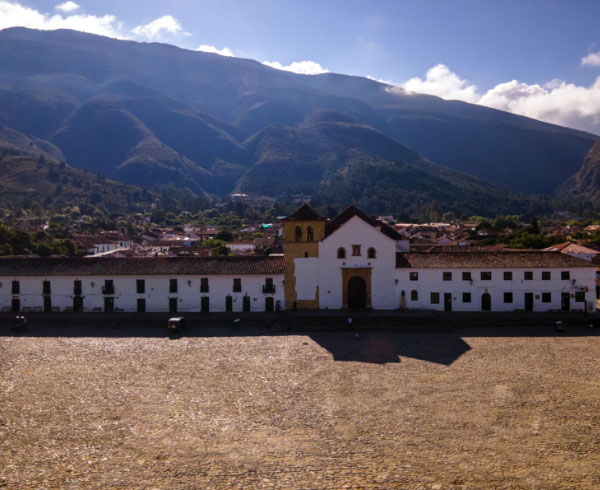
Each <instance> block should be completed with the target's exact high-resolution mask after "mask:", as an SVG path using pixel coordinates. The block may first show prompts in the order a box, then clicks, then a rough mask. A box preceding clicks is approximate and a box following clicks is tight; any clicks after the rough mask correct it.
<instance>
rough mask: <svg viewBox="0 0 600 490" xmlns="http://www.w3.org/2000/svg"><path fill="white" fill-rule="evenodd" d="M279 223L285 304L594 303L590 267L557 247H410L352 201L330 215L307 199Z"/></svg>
mask: <svg viewBox="0 0 600 490" xmlns="http://www.w3.org/2000/svg"><path fill="white" fill-rule="evenodd" d="M284 223H285V244H284V256H285V267H284V270H285V281H284V282H285V307H286V308H288V309H289V308H324V309H340V308H356V307H358V308H361V307H365V308H373V309H381V310H386V309H398V308H403V309H426V310H456V311H518V310H532V311H552V310H563V311H584V310H585V311H588V312H592V311H595V310H596V294H595V267H594V266H593V265H592V264H590V263H588V262H585V261H583V260H580V259H577V258H574V257H570V256H568V255H565V254H561V253H558V252H540V251H524V252H515V251H506V252H504V251H496V252H489V251H471V252H470V251H469V247H451V249H452V251H451V252H441V251H436V252H421V253H419V252H415V253H410V252H408V242H407V241H406V240H404V239H403V237H402V236H401V235H399V234H398V233H397V232H396V231H395V230H394V229H393V228H391V227H390V226H388V225H387V224H385V223H383V222H381V221H378V220H375V219H372V218H370V217H368V216H366V215H365V214H364V213H362V212H361V211H360V210H358V209H357V208H355V207H354V206H350V207H349V208H348V209H346V210H345V211H344V212H343V213H342V214H340V215H339V216H338V217H337V218H335V219H333V220H331V221H327V220H325V219H324V218H322V217H321V216H318V215H317V214H316V213H315V212H314V211H313V210H312V209H311V208H310V207H308V206H307V205H304V206H302V207H301V208H300V209H299V210H298V211H296V213H294V214H293V215H291V216H289V217H288V218H286V219H285V220H284ZM437 249H438V250H440V249H441V247H437Z"/></svg>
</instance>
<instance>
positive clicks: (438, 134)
mask: <svg viewBox="0 0 600 490" xmlns="http://www.w3.org/2000/svg"><path fill="white" fill-rule="evenodd" d="M340 124H341V125H340ZM343 124H346V125H348V126H349V127H351V128H352V130H349V128H348V127H344V126H343ZM0 125H3V126H5V127H7V128H11V129H13V130H16V131H18V132H21V133H24V134H26V135H27V137H29V138H30V139H32V140H49V141H51V142H52V143H53V144H54V145H55V146H56V147H57V148H58V149H59V150H60V152H62V154H63V155H64V157H65V159H66V161H67V163H68V164H69V165H71V166H73V167H77V168H82V169H88V170H91V171H93V172H97V173H102V174H105V175H107V176H109V177H111V178H114V179H120V180H123V181H126V182H128V183H136V184H143V185H147V186H152V187H158V188H160V187H164V186H165V185H168V184H174V185H176V186H178V187H185V188H187V189H190V190H192V191H193V192H195V193H198V194H204V193H208V194H217V195H222V194H226V193H229V192H231V191H233V190H234V189H235V188H238V189H247V190H248V191H252V192H261V193H266V194H275V193H284V192H289V193H293V192H297V191H298V192H303V193H306V194H310V195H317V194H318V193H320V192H322V189H323V187H322V186H323V182H326V181H328V178H329V177H328V176H329V175H330V174H331V173H332V172H334V173H335V172H336V171H337V170H336V169H343V168H345V169H349V168H354V165H359V162H365V163H364V165H366V166H367V167H369V165H370V164H367V163H366V162H382V161H385V162H411V163H414V162H415V161H417V160H419V158H421V160H422V161H425V159H426V160H429V161H433V162H435V163H436V164H438V165H443V166H444V167H447V168H449V169H453V170H455V171H458V172H456V173H455V174H452V175H453V178H454V177H455V180H454V182H455V183H456V187H452V186H450V187H448V189H453V192H458V193H462V195H469V194H468V192H465V190H468V189H469V188H471V187H473V186H475V187H477V185H476V183H481V185H487V184H484V181H489V182H490V183H493V184H494V185H496V186H503V187H505V188H508V189H512V190H513V191H515V193H518V192H526V193H533V192H535V193H541V194H545V195H546V196H551V195H553V194H554V193H555V192H556V190H557V187H558V186H559V185H561V184H562V183H563V182H564V181H566V180H568V179H569V178H571V177H572V176H573V175H574V174H575V173H576V172H577V171H578V170H579V167H580V162H581V161H582V160H583V157H584V156H585V154H586V153H587V151H588V150H589V148H590V147H591V146H592V145H593V143H594V142H595V140H596V139H597V137H596V136H594V135H590V134H587V133H584V132H581V131H576V130H572V129H569V128H562V127H559V126H555V125H551V124H546V123H542V122H540V121H536V120H533V119H528V118H525V117H521V116H516V115H514V114H509V113H505V112H502V111H497V110H493V109H489V108H485V107H481V106H474V105H471V104H466V103H463V102H457V101H446V100H442V99H439V98H437V97H432V96H425V95H417V94H407V93H405V92H403V91H401V90H396V89H392V88H391V87H389V86H387V85H385V84H381V83H378V82H375V81H373V80H368V79H365V78H361V77H352V76H346V75H338V74H323V75H316V76H304V75H297V74H293V73H289V72H284V71H280V70H274V69H272V68H269V67H267V66H265V65H262V64H260V63H258V62H256V61H252V60H245V59H238V58H227V57H222V56H218V55H215V54H212V53H202V52H195V51H189V50H183V49H179V48H176V47H174V46H169V45H164V44H156V43H137V42H131V41H120V40H115V39H109V38H105V37H101V36H95V35H91V34H84V33H81V32H75V31H67V30H58V31H35V30H30V29H24V28H11V29H5V30H3V31H0ZM273 128H279V129H277V130H274V129H273ZM361 128H362V129H361ZM364 128H367V129H364ZM282 138H283V139H285V140H286V141H275V140H276V139H282ZM363 139H364V140H363ZM407 147H408V148H411V149H412V150H411V151H413V153H414V154H415V155H417V157H414V156H410V157H408V156H406V154H405V152H406V148H407ZM317 149H318V151H317ZM444 167H439V166H438V167H435V169H437V170H436V172H437V173H436V172H433V171H430V172H425V174H423V175H422V178H419V179H416V180H414V181H413V185H414V186H417V187H414V188H411V189H407V188H405V187H402V185H401V182H402V179H400V178H396V177H393V176H391V175H390V176H389V179H390V180H391V181H392V182H394V186H395V187H393V188H392V187H389V185H388V183H387V182H380V183H377V182H375V181H368V182H363V183H356V185H362V186H363V187H365V188H369V193H370V194H373V196H374V197H375V198H381V199H383V202H389V201H388V200H387V199H388V198H387V194H386V193H389V192H394V190H393V189H396V190H397V191H398V193H399V192H404V193H406V192H408V191H409V190H410V194H411V195H412V196H414V199H415V200H416V201H418V202H421V201H419V195H420V194H422V196H423V199H425V200H429V198H430V197H431V191H430V190H429V187H428V183H427V177H426V176H427V175H429V176H430V178H431V179H433V180H435V178H442V179H446V178H447V175H446V174H445V173H444V172H445V170H444ZM419 168H420V167H419ZM358 170H359V169H358V168H356V169H355V171H356V172H358ZM415 170H416V169H415V168H412V169H411V172H413V171H415ZM358 173H360V172H358ZM375 174H376V172H372V171H369V172H368V173H367V174H366V177H367V178H368V177H369V175H375ZM468 174H470V175H468ZM472 176H476V177H479V178H480V179H483V180H478V179H475V180H473V178H472ZM461 179H462V182H463V183H462V184H461V185H458V184H459V180H461ZM433 180H432V182H433ZM353 185H354V184H353ZM343 188H344V189H346V191H347V187H343ZM384 188H385V189H387V190H386V191H385V192H384V191H381V190H379V189H384ZM346 191H344V192H346ZM336 192H342V191H336ZM348 192H349V191H348ZM439 195H440V196H442V197H440V199H439V201H438V202H439V203H440V205H441V206H450V207H453V206H455V204H456V202H459V201H458V199H459V198H461V196H458V195H455V196H449V195H448V193H445V192H441V191H440V193H439ZM350 196H351V194H348V195H347V196H346V197H345V199H350ZM474 199H475V198H474ZM519 199H520V198H519ZM519 199H516V200H513V201H514V202H515V203H516V202H519ZM372 202H378V199H373V200H372ZM476 202H478V203H482V202H483V201H481V200H478V199H476ZM373 211H385V210H384V209H377V210H376V209H373Z"/></svg>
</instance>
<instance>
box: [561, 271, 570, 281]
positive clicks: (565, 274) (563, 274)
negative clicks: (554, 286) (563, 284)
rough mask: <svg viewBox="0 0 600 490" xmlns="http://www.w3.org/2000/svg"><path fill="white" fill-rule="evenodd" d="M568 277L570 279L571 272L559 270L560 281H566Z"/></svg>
mask: <svg viewBox="0 0 600 490" xmlns="http://www.w3.org/2000/svg"><path fill="white" fill-rule="evenodd" d="M569 279H571V273H570V272H569V271H561V272H560V280H561V281H568V280H569Z"/></svg>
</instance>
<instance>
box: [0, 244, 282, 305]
mask: <svg viewBox="0 0 600 490" xmlns="http://www.w3.org/2000/svg"><path fill="white" fill-rule="evenodd" d="M282 286H283V258H282V257H264V256H263V257H261V256H256V257H199V258H196V257H175V258H162V257H143V258H142V257H139V258H138V257H134V258H124V259H119V258H110V259H107V258H75V259H53V258H48V259H36V258H33V259H29V258H14V259H11V258H5V259H0V307H1V310H2V311H25V312H27V311H98V312H100V311H128V312H135V311H138V312H161V311H165V312H167V311H169V312H173V313H175V312H182V311H198V312H199V311H203V312H208V311H265V310H266V311H269V310H271V311H272V310H274V309H275V308H276V307H277V303H279V304H281V303H282V300H283V291H282Z"/></svg>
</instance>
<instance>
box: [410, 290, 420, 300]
mask: <svg viewBox="0 0 600 490" xmlns="http://www.w3.org/2000/svg"><path fill="white" fill-rule="evenodd" d="M410 300H411V301H419V292H418V291H417V290H416V289H413V290H412V291H411V292H410Z"/></svg>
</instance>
